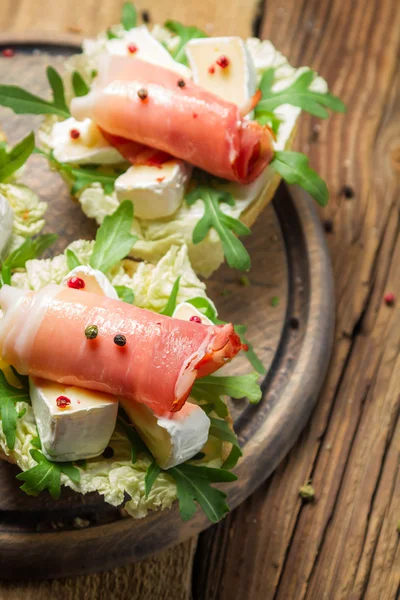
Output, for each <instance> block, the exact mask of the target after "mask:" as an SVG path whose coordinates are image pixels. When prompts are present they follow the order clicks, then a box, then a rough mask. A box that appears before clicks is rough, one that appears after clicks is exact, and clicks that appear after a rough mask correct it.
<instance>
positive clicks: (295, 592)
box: [0, 0, 400, 600]
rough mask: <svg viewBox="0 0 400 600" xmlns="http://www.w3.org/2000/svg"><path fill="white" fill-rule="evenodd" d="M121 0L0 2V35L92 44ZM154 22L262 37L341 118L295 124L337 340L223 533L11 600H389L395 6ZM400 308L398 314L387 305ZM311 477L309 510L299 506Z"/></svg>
mask: <svg viewBox="0 0 400 600" xmlns="http://www.w3.org/2000/svg"><path fill="white" fill-rule="evenodd" d="M121 4H122V0H102V1H100V2H99V1H95V0H58V1H57V2H54V0H41V1H40V2H38V1H37V0H2V2H1V11H0V30H1V32H2V34H4V33H5V32H7V33H9V34H12V35H13V36H14V37H15V36H16V35H17V34H21V35H22V34H24V35H26V32H31V33H32V32H33V33H34V32H36V33H37V32H40V34H41V35H42V37H43V34H44V33H47V34H49V35H50V34H51V35H53V36H54V33H57V32H62V33H63V34H65V33H70V34H71V36H74V35H78V34H80V35H82V34H84V35H92V34H95V33H96V32H97V31H99V30H100V29H102V28H105V27H106V26H108V25H110V24H112V23H114V22H117V21H118V19H119V14H120V6H121ZM137 5H138V8H139V9H140V10H141V9H150V14H151V18H152V20H153V21H154V22H162V21H163V20H164V19H166V18H174V19H179V20H181V21H184V22H186V23H188V24H190V23H195V24H197V25H198V26H200V27H204V28H206V30H207V31H208V32H209V33H212V34H222V35H224V34H237V35H242V36H248V35H250V34H251V33H252V32H253V33H254V32H255V33H257V34H258V35H259V36H260V37H262V38H268V39H270V40H272V42H273V43H274V44H275V45H276V46H277V48H278V49H279V50H281V51H282V52H283V53H285V54H286V55H287V56H288V57H289V59H290V62H291V63H292V64H294V65H301V64H307V65H312V66H313V67H314V68H315V69H316V70H317V71H318V72H319V73H321V75H323V76H324V77H325V78H326V79H327V80H328V82H329V84H330V87H331V89H332V90H333V92H334V93H336V94H337V95H339V96H340V97H341V98H342V99H343V100H344V101H345V103H346V105H347V107H348V112H347V114H346V115H345V116H341V115H338V116H333V117H332V118H331V119H330V120H329V121H327V122H323V123H318V124H317V123H316V120H315V119H314V118H312V117H307V116H303V117H302V120H301V126H300V128H299V132H298V136H297V142H296V149H298V150H301V151H305V152H307V153H308V154H309V156H310V157H311V163H312V165H313V166H314V167H315V168H316V169H317V170H318V171H319V172H320V173H321V174H322V175H323V176H324V177H325V178H326V180H327V181H328V184H329V188H330V193H331V200H330V204H329V207H328V208H327V209H325V210H323V211H321V218H322V219H324V220H325V222H326V229H327V230H330V231H329V232H328V233H327V239H328V243H329V247H330V250H331V255H332V261H333V267H334V272H335V279H336V302H337V329H336V339H335V347H334V353H333V358H332V363H331V367H330V370H329V375H328V378H327V381H326V384H325V386H324V389H323V391H322V394H321V397H320V400H319V403H318V406H317V408H316V410H315V412H314V414H313V417H312V419H311V421H310V423H309V425H308V426H307V428H306V430H305V431H304V433H303V434H302V435H301V438H300V440H299V442H298V443H297V444H296V446H295V447H294V448H293V450H292V451H291V453H290V454H289V456H288V457H287V459H286V460H285V461H284V463H283V464H282V465H281V466H280V468H279V469H278V470H277V471H276V473H275V474H274V475H273V476H272V477H271V478H270V479H269V480H268V481H267V482H266V483H265V484H264V485H263V486H262V487H261V488H260V489H259V490H258V492H257V493H255V494H254V495H253V496H252V497H251V498H250V499H249V500H248V501H247V502H245V503H244V504H243V505H242V506H241V507H240V508H239V509H238V510H236V511H234V512H233V513H232V514H231V515H230V516H229V517H228V518H226V519H225V520H224V521H223V522H222V523H220V524H219V525H217V526H215V527H213V528H211V529H210V530H209V531H208V532H206V533H205V534H203V535H201V536H200V537H199V539H192V540H190V541H189V542H187V543H185V544H182V545H180V546H178V547H175V548H172V549H171V550H168V551H166V552H164V553H162V554H159V555H158V556H155V557H153V558H150V559H148V560H145V561H143V562H142V563H139V564H135V565H132V566H128V567H124V568H120V569H116V570H114V571H111V572H107V573H102V574H100V575H91V576H87V577H81V578H77V579H65V580H59V581H47V582H36V583H24V584H18V583H7V582H2V583H0V598H1V599H2V600H3V599H7V600H8V599H10V600H11V599H15V600H20V598H22V597H23V598H24V599H26V600H30V599H35V600H45V599H50V598H58V599H60V600H64V599H65V600H67V599H71V600H72V599H73V600H84V599H88V600H89V599H90V600H94V599H96V600H97V599H99V600H100V599H103V598H104V599H107V600H108V599H109V598H110V596H113V597H115V598H117V599H118V600H123V599H125V598H129V599H130V600H134V599H135V598H137V599H139V598H140V599H141V600H146V599H148V600H150V599H151V600H161V599H164V598H166V599H167V598H168V599H172V600H180V599H188V598H190V597H191V596H193V598H194V599H195V600H197V599H198V600H212V599H216V600H217V599H218V600H224V599H226V600H236V599H238V600H247V599H251V600H269V599H272V598H274V599H282V600H299V599H301V598H310V599H313V600H319V599H322V598H333V599H335V600H336V599H341V598H351V599H358V598H365V599H370V600H377V599H382V600H391V599H392V598H393V599H394V598H397V597H398V594H399V593H400V587H399V586H400V544H399V533H400V532H399V531H398V528H399V527H400V522H399V519H400V472H399V456H400V421H399V412H400V352H399V350H400V236H399V231H400V228H399V225H400V223H399V208H400V202H399V194H400V186H399V172H400V86H399V80H400V69H399V62H398V56H399V50H400V8H399V4H398V2H396V0H383V1H382V0H357V1H356V2H347V3H346V2H341V1H339V0H324V1H317V0H304V2H302V3H300V2H296V0H279V2H275V3H274V2H265V3H264V6H262V5H260V4H259V3H258V2H257V0H231V1H230V2H229V3H227V2H222V1H221V2H215V0H202V1H201V2H198V3H197V2H196V3H195V2H193V1H191V2H182V3H179V2H174V1H173V0H163V1H161V0H153V2H152V3H151V5H150V6H149V5H148V4H146V3H145V0H140V1H138V2H137ZM388 291H391V292H393V293H394V294H395V296H397V298H398V300H397V301H396V303H395V305H394V306H393V307H388V306H386V305H385V303H384V302H383V296H384V294H385V292H388ZM310 478H312V482H313V486H314V488H315V491H316V500H315V502H314V503H312V504H302V502H301V501H300V500H299V496H298V490H299V487H300V486H301V485H302V484H303V483H304V482H305V481H307V480H308V479H310Z"/></svg>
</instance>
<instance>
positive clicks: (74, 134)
mask: <svg viewBox="0 0 400 600" xmlns="http://www.w3.org/2000/svg"><path fill="white" fill-rule="evenodd" d="M69 135H70V136H71V138H72V139H73V140H77V139H78V138H79V137H80V135H81V132H80V131H79V129H71V131H70V132H69Z"/></svg>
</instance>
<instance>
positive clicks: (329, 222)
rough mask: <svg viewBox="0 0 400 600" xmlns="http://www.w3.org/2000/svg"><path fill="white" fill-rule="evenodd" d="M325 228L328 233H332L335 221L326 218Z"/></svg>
mask: <svg viewBox="0 0 400 600" xmlns="http://www.w3.org/2000/svg"><path fill="white" fill-rule="evenodd" d="M324 229H325V231H326V233H332V231H333V221H332V219H326V220H325V221H324Z"/></svg>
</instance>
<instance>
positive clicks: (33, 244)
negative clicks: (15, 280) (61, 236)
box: [1, 233, 58, 284]
mask: <svg viewBox="0 0 400 600" xmlns="http://www.w3.org/2000/svg"><path fill="white" fill-rule="evenodd" d="M57 238H58V236H57V235H54V234H51V233H47V234H45V235H39V236H37V237H36V238H34V239H32V238H27V239H26V240H25V241H24V242H23V244H21V246H19V248H17V249H16V250H14V252H11V254H10V255H9V256H8V257H7V258H6V260H5V261H4V263H3V266H2V270H1V274H2V279H3V283H6V284H10V283H11V271H12V270H13V269H23V268H24V267H25V263H26V261H28V260H32V259H33V258H37V257H38V256H40V254H41V253H42V252H44V250H46V248H48V247H49V246H51V245H52V244H53V243H54V242H55V241H56V240H57Z"/></svg>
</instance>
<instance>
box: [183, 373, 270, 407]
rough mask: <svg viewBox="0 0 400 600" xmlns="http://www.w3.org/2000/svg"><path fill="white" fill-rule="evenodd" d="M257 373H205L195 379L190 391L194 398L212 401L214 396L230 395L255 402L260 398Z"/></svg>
mask: <svg viewBox="0 0 400 600" xmlns="http://www.w3.org/2000/svg"><path fill="white" fill-rule="evenodd" d="M257 380H258V373H249V374H248V375H225V376H224V377H219V376H216V375H207V376H206V377H202V378H201V379H197V380H196V381H195V383H194V386H193V388H192V391H194V393H195V394H196V396H195V398H196V399H197V398H199V399H200V398H201V399H202V400H207V401H209V402H213V398H215V396H230V397H231V398H236V399H240V398H247V399H248V401H249V402H251V403H252V404H257V403H258V402H259V401H260V400H261V398H262V392H261V388H260V386H259V385H258V383H257Z"/></svg>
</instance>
